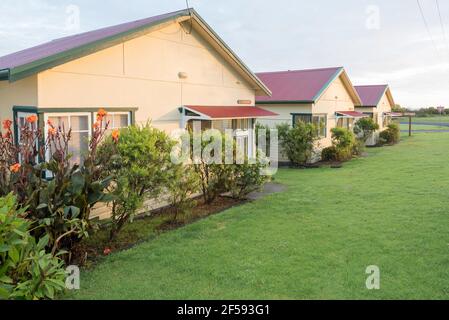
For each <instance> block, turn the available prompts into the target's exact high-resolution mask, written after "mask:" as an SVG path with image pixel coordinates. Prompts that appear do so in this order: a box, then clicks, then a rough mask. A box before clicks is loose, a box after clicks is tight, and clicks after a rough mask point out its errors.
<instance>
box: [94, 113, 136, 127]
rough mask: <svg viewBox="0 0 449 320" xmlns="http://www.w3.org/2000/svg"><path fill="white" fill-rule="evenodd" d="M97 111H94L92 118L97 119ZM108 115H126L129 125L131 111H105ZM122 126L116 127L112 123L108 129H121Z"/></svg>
mask: <svg viewBox="0 0 449 320" xmlns="http://www.w3.org/2000/svg"><path fill="white" fill-rule="evenodd" d="M97 114H98V112H94V119H97ZM107 114H108V116H115V115H127V116H128V127H129V126H130V125H131V112H130V111H111V112H109V111H107ZM112 121H114V117H112ZM121 128H123V127H116V126H114V124H113V123H111V125H110V126H109V128H108V129H121Z"/></svg>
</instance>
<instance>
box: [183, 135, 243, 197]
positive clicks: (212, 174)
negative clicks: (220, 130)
mask: <svg viewBox="0 0 449 320" xmlns="http://www.w3.org/2000/svg"><path fill="white" fill-rule="evenodd" d="M191 137H192V139H193V140H195V139H197V140H200V141H201V150H200V151H201V157H199V158H196V157H195V155H194V154H193V151H194V150H193V148H192V159H193V160H194V164H193V168H194V170H195V173H196V175H197V177H198V180H199V181H200V190H201V193H202V196H203V199H204V202H205V203H207V204H211V203H212V202H213V201H214V200H215V199H216V198H217V197H218V196H219V195H220V194H222V193H225V192H226V191H227V189H226V185H227V183H226V181H227V180H228V179H229V174H231V171H230V170H228V168H227V165H226V164H225V162H226V161H225V160H226V159H225V157H226V152H225V148H226V144H229V143H231V144H232V146H233V155H234V156H235V154H236V153H235V149H236V148H235V142H234V139H233V138H232V137H230V136H227V135H221V134H220V135H218V134H217V136H211V137H210V139H209V140H208V139H203V137H204V136H203V133H202V134H192V135H191ZM216 139H221V147H222V148H221V155H220V156H221V159H220V158H217V159H215V160H218V161H210V160H212V159H209V156H210V157H215V156H216V155H214V154H213V152H212V151H211V150H208V149H207V148H208V147H209V145H210V144H211V143H213V142H214V141H216ZM193 140H192V142H193ZM192 145H193V144H192ZM209 151H211V153H210V154H209ZM195 158H196V159H195Z"/></svg>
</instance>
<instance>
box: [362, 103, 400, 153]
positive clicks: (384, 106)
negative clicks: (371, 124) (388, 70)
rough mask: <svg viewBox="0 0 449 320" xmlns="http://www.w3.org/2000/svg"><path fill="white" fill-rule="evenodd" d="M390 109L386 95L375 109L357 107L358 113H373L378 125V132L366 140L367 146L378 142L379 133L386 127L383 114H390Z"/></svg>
mask: <svg viewBox="0 0 449 320" xmlns="http://www.w3.org/2000/svg"><path fill="white" fill-rule="evenodd" d="M392 107H393V106H392V105H391V103H390V100H389V99H388V97H387V95H386V94H384V95H383V96H382V99H381V100H380V102H379V104H378V105H377V107H376V108H365V107H357V108H356V110H357V111H359V112H366V113H373V114H375V113H377V123H378V124H379V130H378V132H375V133H374V134H373V136H372V137H371V138H370V139H368V141H367V145H368V146H372V145H375V144H377V142H378V141H379V133H380V132H381V131H384V130H385V129H386V127H385V126H384V124H383V123H384V113H385V112H391V108H392Z"/></svg>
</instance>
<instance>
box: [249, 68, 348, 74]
mask: <svg viewBox="0 0 449 320" xmlns="http://www.w3.org/2000/svg"><path fill="white" fill-rule="evenodd" d="M338 69H344V67H329V68H315V69H298V70H283V71H267V72H256V74H275V73H295V72H298V73H299V72H314V71H328V70H338Z"/></svg>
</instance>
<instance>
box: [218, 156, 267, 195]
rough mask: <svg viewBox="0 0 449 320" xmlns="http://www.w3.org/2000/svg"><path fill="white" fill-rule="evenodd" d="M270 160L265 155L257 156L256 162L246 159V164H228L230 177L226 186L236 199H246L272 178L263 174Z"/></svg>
mask: <svg viewBox="0 0 449 320" xmlns="http://www.w3.org/2000/svg"><path fill="white" fill-rule="evenodd" d="M268 164H269V160H268V159H267V158H265V157H260V156H258V157H257V160H256V163H254V164H251V163H249V161H248V159H245V163H244V164H233V165H228V166H227V169H228V170H229V171H230V172H228V175H227V177H228V179H227V180H226V188H227V190H228V191H230V192H231V195H232V197H233V198H235V199H246V197H247V196H248V195H249V194H250V193H251V192H253V191H259V190H261V188H262V187H263V186H264V184H265V183H267V182H268V181H269V180H270V178H269V177H268V176H265V175H263V174H262V172H263V170H264V169H266V168H267V167H268Z"/></svg>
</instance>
